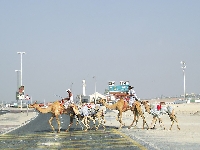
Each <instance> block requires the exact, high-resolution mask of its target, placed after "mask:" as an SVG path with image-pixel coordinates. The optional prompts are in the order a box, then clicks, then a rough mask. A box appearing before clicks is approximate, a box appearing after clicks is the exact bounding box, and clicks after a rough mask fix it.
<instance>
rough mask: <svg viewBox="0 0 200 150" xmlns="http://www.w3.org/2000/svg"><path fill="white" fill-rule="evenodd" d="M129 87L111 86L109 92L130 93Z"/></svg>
mask: <svg viewBox="0 0 200 150" xmlns="http://www.w3.org/2000/svg"><path fill="white" fill-rule="evenodd" d="M128 87H129V86H128V85H117V86H109V92H128V91H129V89H128Z"/></svg>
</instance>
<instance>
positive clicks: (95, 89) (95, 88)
mask: <svg viewBox="0 0 200 150" xmlns="http://www.w3.org/2000/svg"><path fill="white" fill-rule="evenodd" d="M93 78H94V92H95V93H94V95H95V97H94V104H96V91H97V87H96V76H94V77H93Z"/></svg>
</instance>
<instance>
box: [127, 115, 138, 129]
mask: <svg viewBox="0 0 200 150" xmlns="http://www.w3.org/2000/svg"><path fill="white" fill-rule="evenodd" d="M137 117H138V114H136V113H133V122H132V123H131V125H130V126H129V127H128V129H130V128H131V127H132V126H133V124H134V122H136V125H137V122H138V120H137ZM136 125H135V126H136Z"/></svg>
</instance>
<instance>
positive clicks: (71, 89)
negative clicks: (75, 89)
mask: <svg viewBox="0 0 200 150" xmlns="http://www.w3.org/2000/svg"><path fill="white" fill-rule="evenodd" d="M73 84H74V83H73V82H72V83H71V86H70V90H71V91H72V85H73Z"/></svg>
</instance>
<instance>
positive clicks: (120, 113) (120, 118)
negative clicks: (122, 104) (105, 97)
mask: <svg viewBox="0 0 200 150" xmlns="http://www.w3.org/2000/svg"><path fill="white" fill-rule="evenodd" d="M118 115H119V122H120V127H119V129H121V128H122V126H124V124H123V122H122V111H119V113H118Z"/></svg>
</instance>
